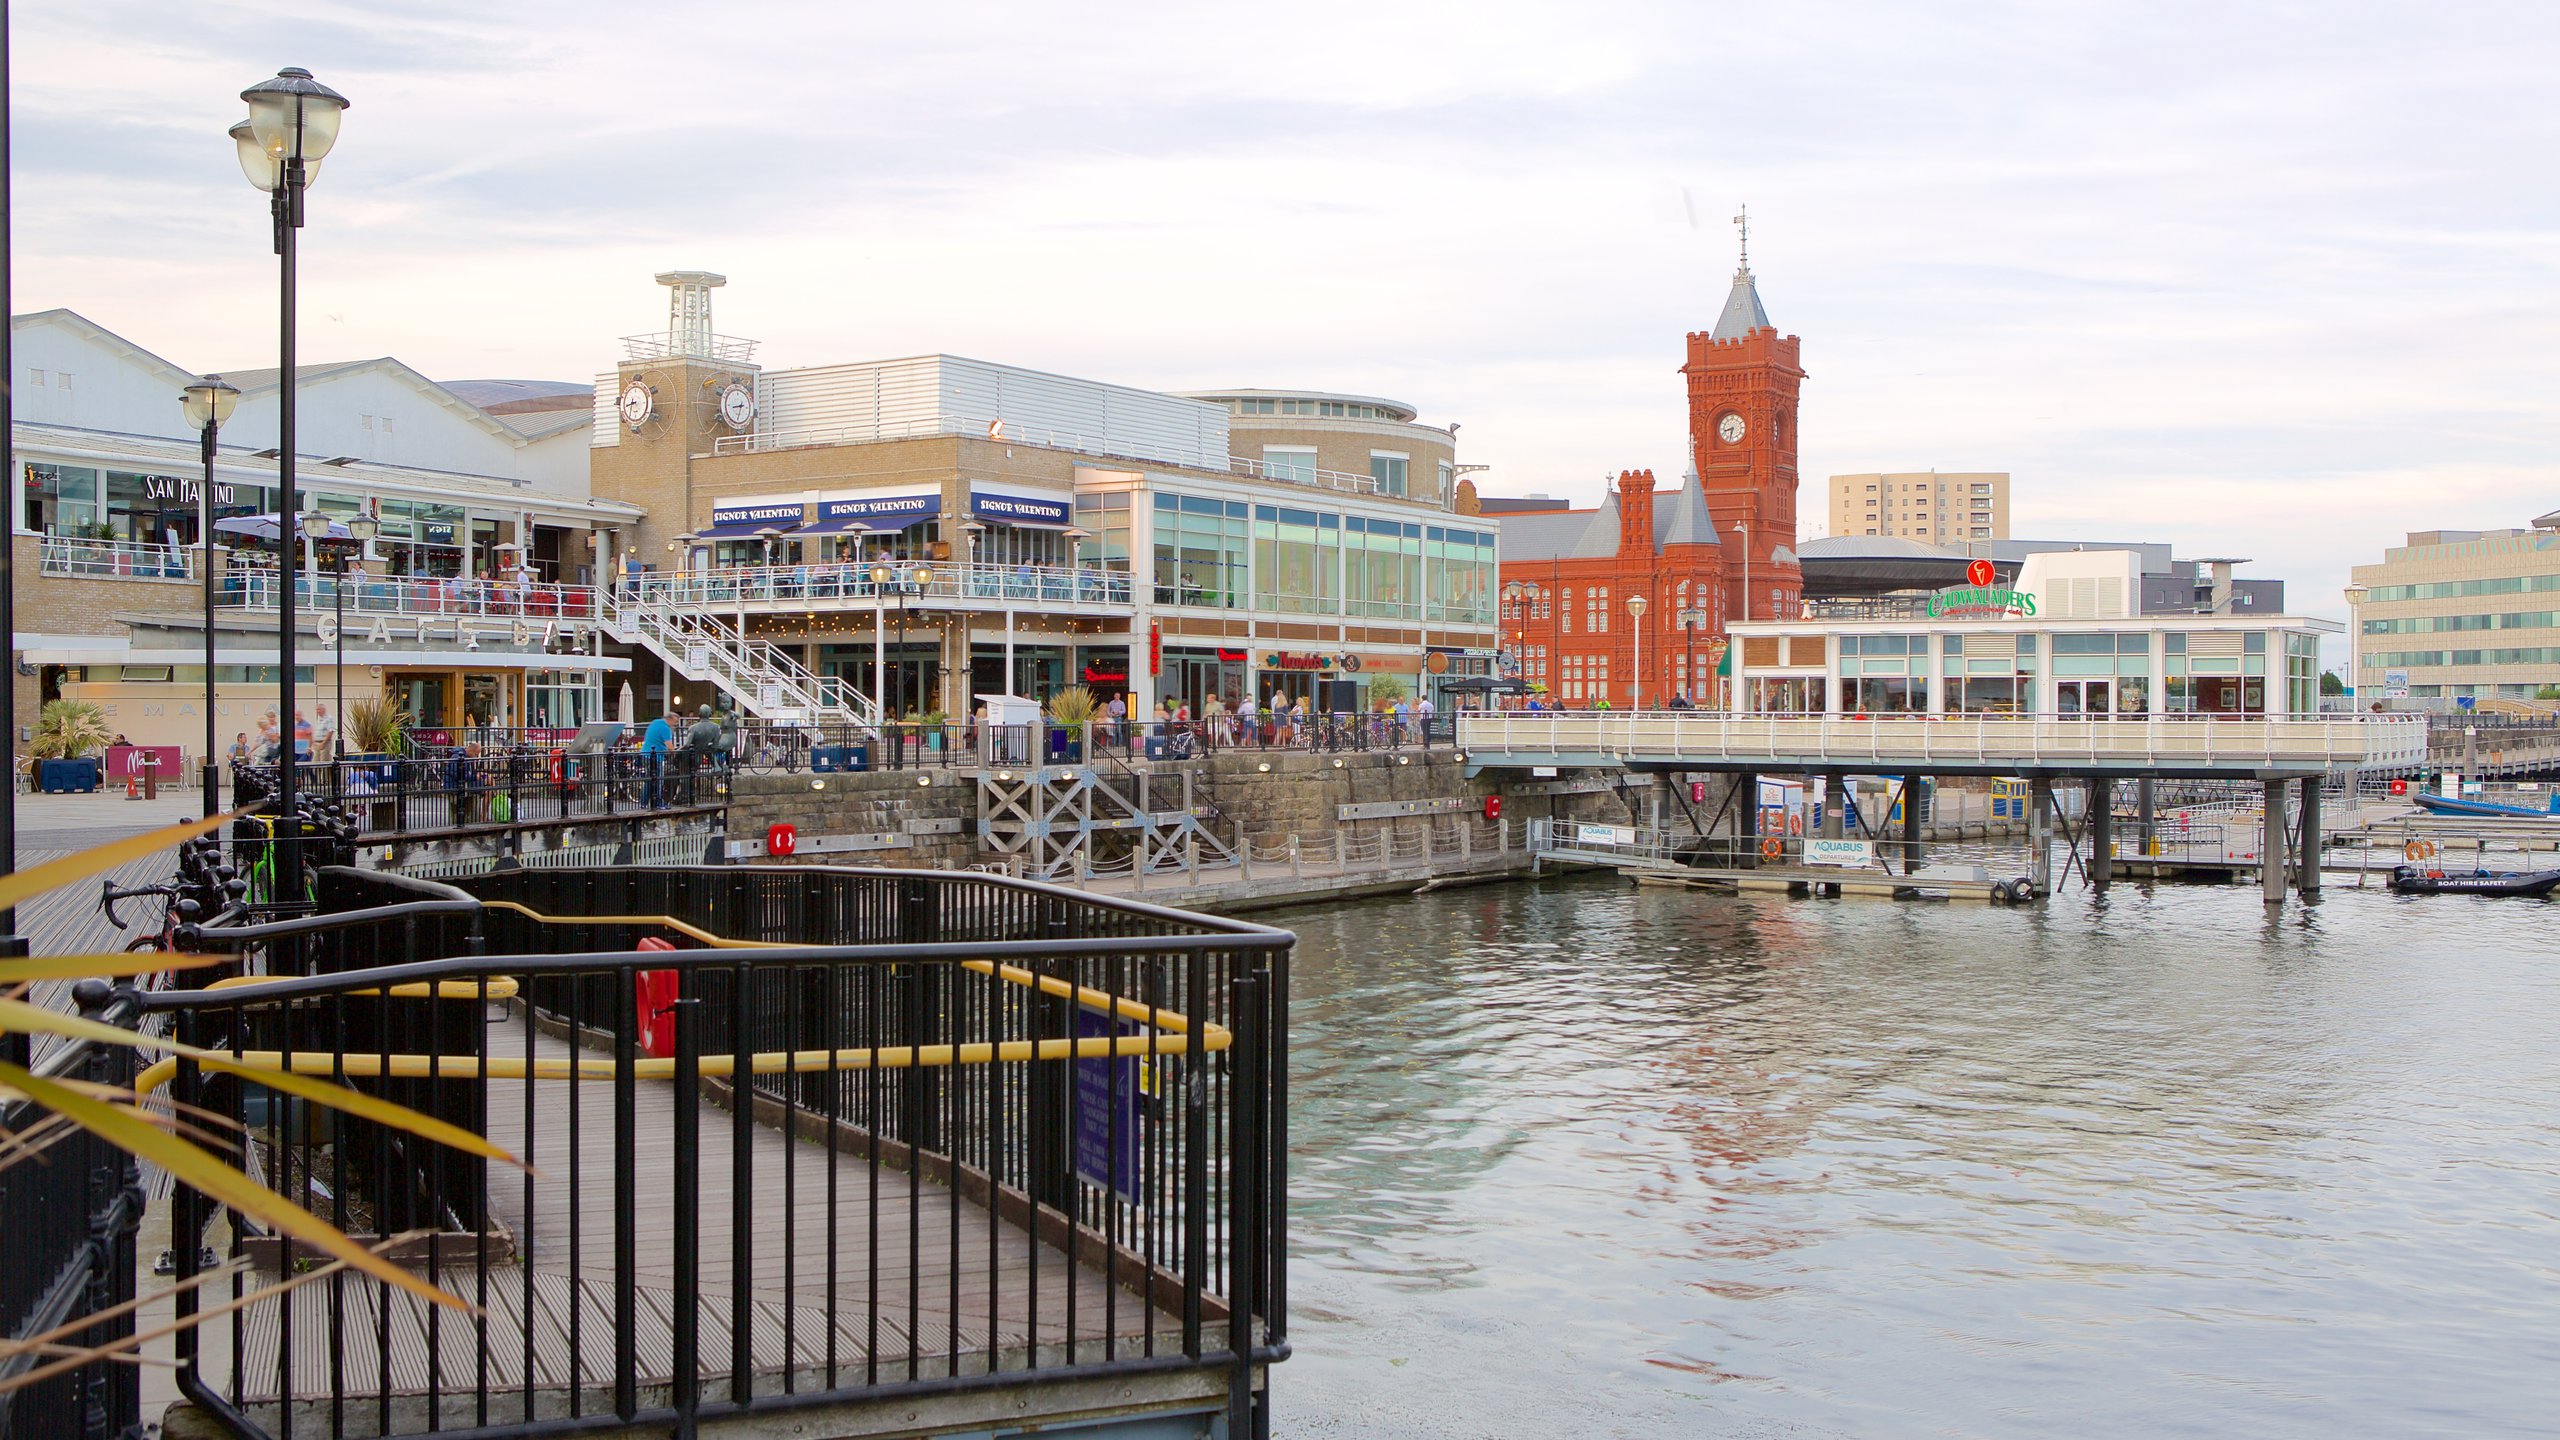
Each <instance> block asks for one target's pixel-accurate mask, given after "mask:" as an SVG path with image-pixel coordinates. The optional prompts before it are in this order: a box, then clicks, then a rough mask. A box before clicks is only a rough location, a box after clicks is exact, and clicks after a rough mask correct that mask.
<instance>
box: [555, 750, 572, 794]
mask: <svg viewBox="0 0 2560 1440" xmlns="http://www.w3.org/2000/svg"><path fill="white" fill-rule="evenodd" d="M567 753H568V752H567V751H565V750H554V751H552V752H551V783H552V784H554V785H557V784H559V783H560V774H561V771H562V769H563V768H564V764H563V762H562V760H561V758H560V757H561V756H563V755H566V754H567Z"/></svg>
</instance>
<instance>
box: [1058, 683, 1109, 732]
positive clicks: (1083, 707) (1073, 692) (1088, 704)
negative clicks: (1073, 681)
mask: <svg viewBox="0 0 2560 1440" xmlns="http://www.w3.org/2000/svg"><path fill="white" fill-rule="evenodd" d="M1101 709H1102V702H1101V701H1100V700H1099V699H1097V698H1095V696H1094V693H1093V692H1092V691H1091V690H1089V689H1087V688H1086V687H1084V686H1082V685H1070V686H1068V687H1067V688H1065V689H1063V690H1061V691H1059V692H1058V693H1057V694H1055V695H1052V696H1050V697H1049V723H1050V724H1052V725H1055V726H1057V727H1058V728H1059V729H1061V730H1064V731H1066V732H1067V736H1068V738H1069V739H1075V740H1081V739H1083V738H1084V731H1085V727H1086V726H1088V725H1090V724H1092V723H1093V717H1094V716H1095V714H1097V713H1098V712H1100V710H1101Z"/></svg>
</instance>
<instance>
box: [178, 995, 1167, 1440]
mask: <svg viewBox="0 0 2560 1440" xmlns="http://www.w3.org/2000/svg"><path fill="white" fill-rule="evenodd" d="M525 1043H526V1032H525V1027H524V1025H523V1023H522V1021H521V1020H510V1021H507V1022H505V1023H503V1024H498V1025H493V1026H492V1029H491V1034H490V1052H491V1053H492V1054H494V1055H499V1056H508V1057H514V1056H521V1055H523V1054H524V1053H525ZM533 1053H534V1054H535V1055H536V1056H537V1057H541V1058H553V1059H565V1058H568V1057H569V1056H570V1055H571V1053H572V1052H571V1050H570V1047H569V1046H568V1045H567V1044H566V1043H565V1042H564V1041H561V1040H559V1039H556V1038H553V1037H551V1036H549V1035H543V1036H540V1037H538V1038H536V1039H535V1040H534V1051H533ZM592 1053H593V1052H588V1054H589V1055H590V1056H592ZM532 1098H533V1107H534V1109H533V1122H534V1123H533V1125H532V1127H531V1132H530V1133H531V1137H532V1138H531V1140H530V1141H529V1142H528V1139H527V1134H528V1130H527V1125H526V1097H525V1083H524V1082H522V1081H511V1080H493V1081H492V1082H490V1087H489V1130H488V1133H489V1138H490V1139H491V1140H493V1141H496V1142H497V1143H499V1144H501V1145H503V1146H505V1147H507V1148H508V1149H509V1150H510V1151H512V1152H513V1153H515V1154H518V1155H521V1156H524V1157H525V1158H526V1159H528V1160H529V1161H531V1162H532V1164H533V1165H534V1166H535V1167H536V1169H537V1170H538V1171H539V1172H540V1173H539V1174H538V1175H537V1176H535V1177H532V1178H530V1179H529V1178H528V1177H526V1176H525V1175H523V1174H522V1173H521V1172H518V1171H516V1170H514V1169H512V1168H509V1167H504V1166H495V1165H493V1166H492V1167H491V1168H490V1184H491V1197H490V1198H491V1208H492V1209H493V1211H494V1212H495V1213H496V1215H497V1216H498V1218H499V1220H500V1221H501V1223H503V1224H504V1225H505V1226H506V1227H507V1228H508V1229H509V1230H510V1231H512V1232H513V1235H514V1238H515V1245H516V1258H515V1259H512V1260H508V1261H506V1262H504V1263H492V1264H490V1265H489V1266H488V1267H487V1269H486V1271H485V1274H484V1273H483V1271H482V1270H481V1269H480V1268H479V1267H478V1266H477V1264H476V1263H465V1264H461V1265H448V1266H445V1267H444V1268H443V1269H442V1270H441V1272H440V1273H441V1276H442V1283H443V1284H444V1287H445V1288H446V1289H447V1290H448V1291H450V1292H451V1293H453V1294H455V1295H457V1296H460V1297H462V1298H463V1299H465V1300H469V1301H472V1302H474V1303H476V1304H479V1305H481V1306H482V1307H483V1317H482V1318H480V1319H474V1318H472V1317H469V1316H462V1315H456V1314H454V1313H452V1312H449V1311H446V1312H440V1313H439V1312H437V1307H433V1306H430V1305H427V1304H425V1303H423V1302H420V1301H417V1300H415V1299H414V1298H412V1297H409V1296H407V1295H404V1294H401V1293H399V1292H396V1291H389V1290H388V1287H385V1286H381V1285H379V1284H377V1283H376V1282H374V1281H371V1280H367V1279H360V1278H353V1277H345V1278H333V1279H328V1280H322V1281H318V1282H315V1283H312V1284H309V1285H306V1286H304V1287H302V1288H301V1289H299V1290H297V1291H295V1292H294V1293H293V1295H292V1297H291V1300H290V1309H291V1315H290V1317H289V1323H290V1325H291V1328H292V1332H293V1333H292V1343H291V1346H290V1347H289V1353H290V1356H291V1360H290V1365H291V1375H290V1380H289V1384H288V1383H287V1377H286V1376H285V1375H283V1374H281V1373H280V1370H279V1366H278V1364H277V1357H278V1356H279V1355H280V1354H284V1353H287V1347H284V1346H282V1345H280V1344H279V1343H278V1342H279V1339H280V1336H279V1334H278V1332H279V1330H280V1328H281V1327H283V1326H284V1325H286V1324H287V1323H288V1317H287V1315H286V1313H285V1311H286V1306H285V1304H283V1303H278V1302H269V1303H265V1304H261V1305H259V1306H257V1307H254V1308H253V1309H251V1310H250V1311H249V1312H247V1314H246V1316H245V1319H244V1321H243V1324H242V1327H241V1328H242V1330H243V1333H244V1335H245V1337H246V1344H245V1347H244V1348H245V1350H246V1355H247V1368H246V1370H245V1371H244V1373H242V1374H240V1375H239V1376H238V1377H237V1380H236V1382H235V1380H234V1378H233V1375H232V1367H231V1363H230V1359H229V1351H230V1347H231V1333H230V1332H231V1327H230V1325H229V1323H228V1322H227V1321H216V1322H215V1323H213V1324H212V1325H209V1326H207V1327H205V1333H204V1341H205V1347H204V1348H205V1352H206V1355H205V1361H204V1368H203V1374H204V1375H205V1378H206V1379H207V1381H208V1382H209V1383H212V1384H214V1385H216V1386H218V1387H219V1388H221V1389H223V1390H224V1391H225V1392H227V1393H238V1394H240V1395H241V1396H242V1397H243V1398H244V1399H245V1400H247V1401H249V1402H251V1403H253V1404H254V1403H257V1402H261V1401H272V1400H273V1399H274V1398H276V1397H277V1396H278V1395H280V1394H282V1393H287V1392H288V1391H289V1393H291V1394H292V1395H293V1396H295V1397H296V1399H297V1402H298V1404H297V1409H299V1408H301V1406H302V1405H307V1404H310V1403H311V1402H312V1400H313V1398H314V1397H326V1396H327V1395H328V1394H329V1393H330V1392H331V1390H332V1389H333V1388H342V1389H343V1390H344V1391H345V1392H346V1393H348V1394H349V1395H350V1396H351V1397H362V1398H351V1402H350V1408H351V1411H353V1410H363V1411H365V1412H367V1413H368V1414H370V1413H371V1411H372V1410H373V1408H374V1405H375V1402H374V1401H373V1400H372V1398H371V1397H372V1396H373V1395H374V1394H376V1393H379V1392H380V1391H382V1390H383V1388H384V1387H383V1384H382V1378H383V1374H384V1357H385V1354H386V1351H387V1354H388V1379H389V1386H388V1389H389V1391H390V1392H391V1393H393V1394H395V1395H400V1396H403V1397H409V1398H407V1399H406V1400H405V1401H404V1403H402V1404H401V1405H400V1406H398V1407H396V1408H397V1409H398V1411H399V1412H400V1414H402V1415H407V1416H408V1417H409V1418H408V1419H407V1420H406V1421H404V1420H402V1419H401V1418H399V1415H395V1417H394V1422H393V1425H392V1429H393V1430H394V1431H401V1430H405V1429H409V1428H413V1427H414V1428H424V1422H425V1419H426V1414H427V1411H428V1409H429V1408H430V1407H428V1406H427V1405H426V1403H425V1402H424V1400H423V1399H422V1398H419V1397H423V1396H425V1395H426V1394H428V1393H429V1392H433V1393H435V1394H436V1395H438V1396H439V1397H441V1398H440V1400H439V1401H438V1403H436V1404H435V1405H434V1406H433V1407H432V1409H433V1410H434V1411H435V1412H436V1414H437V1415H438V1417H439V1423H441V1424H443V1425H447V1426H450V1425H453V1424H456V1423H469V1422H471V1421H472V1420H475V1419H476V1418H477V1416H478V1415H479V1414H482V1413H485V1414H486V1415H487V1416H488V1417H489V1418H490V1419H491V1420H493V1421H505V1420H515V1419H521V1418H524V1417H525V1415H526V1408H527V1406H528V1404H529V1405H530V1406H531V1408H532V1410H533V1413H534V1414H535V1415H559V1414H567V1413H571V1407H572V1406H573V1405H574V1406H575V1407H576V1409H577V1410H579V1411H582V1412H586V1413H594V1412H596V1411H599V1410H609V1409H610V1408H611V1406H612V1397H613V1386H614V1383H615V1370H614V1353H615V1350H614V1339H615V1327H614V1302H615V1292H614V1219H615V1211H614V1185H613V1145H614V1129H613V1087H612V1085H611V1084H610V1083H609V1082H607V1081H602V1080H581V1081H577V1082H570V1081H562V1080H545V1081H536V1082H533V1097H532ZM635 1110H636V1118H637V1133H638V1136H639V1140H640V1151H641V1154H642V1155H643V1157H644V1162H643V1166H642V1170H641V1174H640V1176H639V1185H638V1187H637V1197H638V1199H637V1205H636V1206H635V1208H634V1214H633V1220H634V1228H635V1234H636V1242H637V1243H636V1248H635V1254H634V1266H633V1268H634V1272H635V1280H636V1285H635V1297H634V1298H635V1321H634V1330H633V1338H634V1342H635V1347H634V1348H635V1350H636V1357H637V1358H636V1364H637V1379H638V1382H639V1384H640V1385H641V1387H642V1389H643V1397H642V1403H643V1404H644V1405H647V1404H650V1403H655V1402H653V1401H652V1400H651V1399H650V1397H651V1396H652V1395H655V1396H659V1397H663V1396H664V1394H665V1393H666V1391H665V1387H666V1385H667V1384H668V1382H669V1380H670V1377H671V1376H672V1374H673V1371H674V1354H675V1323H674V1320H675V1311H674V1296H675V1293H676V1266H677V1263H678V1257H679V1254H680V1247H681V1245H682V1243H683V1237H682V1236H681V1235H680V1234H679V1227H678V1225H677V1216H676V1205H675V1200H676V1193H675V1188H674V1185H673V1164H672V1156H673V1140H672V1136H673V1132H674V1122H675V1119H676V1108H675V1096H674V1093H673V1090H672V1087H671V1086H669V1085H667V1084H665V1083H661V1082H651V1081H643V1082H641V1083H640V1085H639V1087H638V1089H637V1092H636V1103H635ZM573 1116H574V1119H575V1123H576V1133H575V1145H574V1148H573V1147H572V1131H571V1123H572V1118H573ZM699 1120H700V1132H699V1134H700V1143H699V1148H698V1153H699V1156H700V1162H699V1176H700V1185H699V1195H700V1212H699V1217H698V1224H699V1231H700V1233H699V1238H698V1240H696V1241H695V1245H696V1249H695V1253H696V1254H697V1255H698V1257H699V1265H700V1281H699V1284H700V1295H701V1298H700V1301H699V1304H698V1312H697V1313H698V1321H699V1348H698V1354H699V1357H700V1365H699V1372H700V1373H702V1374H703V1375H705V1376H706V1377H708V1378H706V1380H705V1382H704V1393H705V1394H706V1395H707V1396H713V1397H719V1398H726V1397H727V1396H728V1394H729V1391H730V1383H731V1382H730V1367H731V1363H732V1355H733V1348H732V1329H731V1322H732V1316H733V1313H734V1310H733V1306H734V1300H735V1297H736V1295H737V1283H738V1279H739V1276H738V1275H737V1273H736V1272H735V1270H734V1269H733V1260H732V1239H733V1235H734V1231H733V1228H732V1219H733V1215H734V1213H735V1212H734V1210H733V1207H732V1205H731V1198H732V1193H733V1190H732V1186H733V1170H732V1159H733V1154H734V1152H733V1148H732V1147H733V1137H734V1133H735V1132H734V1127H735V1123H736V1119H735V1116H734V1114H733V1113H732V1112H730V1111H728V1110H725V1109H720V1108H716V1107H714V1106H712V1105H710V1104H709V1103H708V1102H705V1103H704V1105H703V1108H702V1112H701V1114H700V1117H699ZM749 1162H750V1165H751V1171H750V1192H751V1206H750V1208H749V1210H748V1213H747V1216H746V1221H747V1223H746V1229H747V1232H748V1237H749V1255H748V1266H747V1269H746V1271H745V1277H744V1278H745V1283H746V1287H747V1299H748V1302H749V1303H748V1310H747V1318H748V1331H749V1337H748V1338H749V1341H750V1345H749V1352H750V1361H749V1363H750V1368H751V1370H752V1371H753V1372H754V1379H753V1381H752V1384H753V1386H754V1388H755V1390H756V1392H757V1393H770V1392H772V1391H777V1390H781V1389H784V1388H786V1386H787V1387H788V1388H792V1389H799V1390H811V1389H842V1388H853V1387H860V1386H864V1385H867V1384H872V1383H884V1382H889V1381H895V1380H904V1379H907V1378H910V1377H915V1378H932V1377H938V1376H946V1375H953V1374H961V1375H966V1374H972V1373H984V1372H985V1371H986V1370H988V1369H989V1368H990V1365H991V1363H992V1364H993V1365H994V1366H995V1367H996V1368H1003V1369H1008V1370H1010V1369H1015V1368H1021V1367H1024V1366H1026V1365H1030V1364H1035V1363H1036V1364H1040V1365H1053V1364H1057V1363H1063V1362H1067V1361H1073V1362H1077V1363H1084V1362H1091V1361H1098V1360H1101V1359H1103V1358H1105V1355H1106V1348H1107V1349H1108V1353H1109V1354H1110V1355H1112V1356H1115V1357H1120V1358H1127V1357H1132V1356H1136V1355H1141V1354H1146V1353H1150V1351H1149V1341H1150V1337H1149V1334H1148V1332H1149V1330H1150V1328H1151V1327H1152V1329H1153V1330H1154V1332H1155V1334H1154V1337H1153V1347H1154V1349H1153V1353H1169V1352H1173V1351H1176V1350H1178V1349H1179V1348H1180V1328H1179V1320H1178V1317H1176V1316H1172V1315H1168V1314H1166V1313H1164V1312H1163V1311H1160V1310H1151V1309H1150V1308H1149V1306H1148V1304H1147V1303H1146V1301H1145V1300H1144V1299H1142V1298H1141V1297H1140V1296H1139V1295H1138V1294H1137V1293H1136V1292H1134V1291H1133V1290H1130V1289H1128V1288H1125V1287H1115V1286H1112V1285H1110V1284H1108V1283H1107V1282H1106V1280H1105V1279H1104V1277H1103V1276H1102V1275H1101V1274H1100V1273H1099V1272H1098V1271H1097V1270H1096V1269H1094V1268H1092V1267H1091V1266H1077V1265H1071V1264H1070V1263H1069V1261H1068V1259H1067V1257H1066V1255H1065V1254H1064V1253H1063V1252H1062V1251H1061V1250H1060V1249H1059V1248H1058V1247H1056V1246H1055V1245H1052V1244H1047V1243H1043V1244H1038V1245H1035V1244H1034V1243H1033V1241H1032V1238H1031V1236H1030V1235H1029V1234H1028V1233H1026V1232H1025V1231H1024V1230H1023V1229H1022V1228H1021V1227H1019V1226H1016V1225H1014V1224H1011V1223H1007V1222H1006V1221H1004V1220H1001V1219H999V1218H998V1217H997V1216H995V1215H994V1214H992V1213H991V1212H990V1211H989V1210H987V1209H986V1208H985V1207H983V1206H980V1205H978V1204H975V1203H972V1202H971V1201H969V1200H967V1199H965V1198H962V1197H961V1196H960V1195H958V1194H956V1193H955V1192H954V1191H953V1190H952V1189H951V1188H950V1187H948V1186H945V1185H942V1184H938V1183H935V1182H933V1181H931V1180H929V1179H928V1180H926V1181H922V1182H918V1181H915V1180H913V1179H911V1178H910V1177H909V1176H908V1175H907V1174H906V1173H905V1172H904V1171H903V1170H899V1169H895V1168H891V1167H889V1166H887V1165H875V1164H874V1163H873V1162H872V1161H871V1160H869V1159H868V1158H866V1157H864V1156H862V1155H859V1154H851V1153H845V1152H843V1151H840V1150H834V1149H831V1148H829V1147H827V1146H824V1145H821V1144H818V1143H815V1142H813V1141H811V1140H808V1139H800V1140H790V1139H786V1138H785V1136H784V1135H783V1133H782V1132H781V1131H780V1130H779V1129H776V1128H774V1127H772V1126H769V1125H764V1124H758V1125H756V1126H755V1127H754V1128H753V1130H752V1139H751V1142H750V1149H749ZM831 1178H832V1182H833V1185H834V1192H835V1193H834V1196H833V1199H832V1203H830V1197H829V1194H828V1186H829V1183H830V1179H831ZM875 1215H876V1216H877V1217H878V1224H877V1225H876V1226H875V1225H874V1223H873V1219H872V1217H873V1216H875ZM268 1278H272V1277H271V1276H270V1277H268ZM386 1292H387V1294H386ZM333 1308H335V1309H337V1310H338V1311H339V1313H340V1315H341V1317H342V1318H341V1320H340V1323H339V1324H338V1325H337V1326H335V1327H333V1326H332V1325H331V1324H330V1319H329V1317H330V1315H331V1312H332V1310H333ZM386 1316H387V1319H386ZM1071 1341H1072V1345H1071V1344H1070V1342H1071ZM333 1376H335V1377H337V1378H335V1379H334V1380H333ZM484 1376H485V1381H484V1380H483V1378H482V1377H484ZM235 1383H236V1386H237V1389H236V1391H235V1389H234V1386H235ZM484 1383H485V1385H486V1388H487V1390H488V1391H489V1392H490V1398H489V1399H488V1401H487V1402H486V1403H487V1405H488V1407H489V1408H488V1409H487V1410H486V1411H485V1412H483V1411H481V1409H480V1407H481V1404H482V1401H481V1399H480V1397H479V1396H478V1395H477V1394H476V1393H475V1391H476V1390H477V1388H478V1387H479V1386H481V1385H482V1384H484ZM457 1392H459V1393H458V1394H457ZM322 1403H324V1404H325V1400H324V1401H323V1402H322ZM351 1423H352V1422H351Z"/></svg>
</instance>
